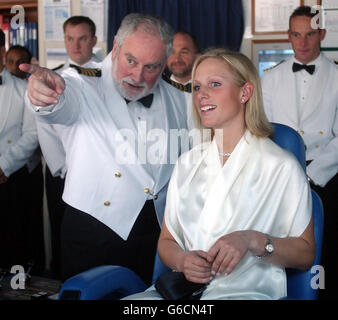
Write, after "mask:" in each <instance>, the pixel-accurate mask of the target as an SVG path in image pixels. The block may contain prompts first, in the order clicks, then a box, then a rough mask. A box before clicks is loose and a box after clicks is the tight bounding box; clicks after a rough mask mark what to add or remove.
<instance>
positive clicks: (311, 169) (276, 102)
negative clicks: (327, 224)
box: [262, 55, 338, 186]
mask: <svg viewBox="0 0 338 320" xmlns="http://www.w3.org/2000/svg"><path fill="white" fill-rule="evenodd" d="M293 62H294V59H293V58H291V59H289V60H287V61H286V62H283V63H281V64H280V65H278V66H277V67H275V68H273V69H271V70H268V71H266V72H265V73H264V75H263V78H262V88H263V99H264V109H265V112H266V115H267V117H268V119H269V121H271V122H277V123H282V124H286V125H288V126H290V127H292V128H294V129H295V130H297V131H298V132H299V133H300V134H301V136H302V138H303V139H304V142H305V145H306V159H307V160H313V161H312V162H311V164H310V165H308V166H307V174H308V175H309V177H310V178H311V179H312V180H313V181H314V182H315V183H316V184H318V185H320V186H325V185H326V183H327V182H328V181H329V180H330V179H331V178H332V177H334V176H335V174H337V172H338V85H337V84H338V68H337V66H336V65H335V64H334V63H333V62H331V61H330V60H328V59H327V58H326V57H325V56H324V55H321V57H320V60H319V64H318V66H316V71H315V73H314V74H313V77H314V79H313V82H312V87H310V88H309V92H310V93H309V95H308V96H307V97H306V102H305V108H304V111H303V112H302V113H301V112H299V108H298V107H297V97H296V77H295V73H294V72H292V64H293Z"/></svg>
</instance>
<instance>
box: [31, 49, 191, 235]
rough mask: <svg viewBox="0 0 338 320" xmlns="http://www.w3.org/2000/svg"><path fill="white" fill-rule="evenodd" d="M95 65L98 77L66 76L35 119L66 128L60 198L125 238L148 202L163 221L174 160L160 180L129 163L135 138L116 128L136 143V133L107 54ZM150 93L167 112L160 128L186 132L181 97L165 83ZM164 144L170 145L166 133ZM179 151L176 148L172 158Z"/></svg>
mask: <svg viewBox="0 0 338 320" xmlns="http://www.w3.org/2000/svg"><path fill="white" fill-rule="evenodd" d="M98 66H102V77H89V76H84V75H80V74H78V73H77V71H76V70H73V69H69V70H68V71H67V72H66V73H64V77H65V80H66V89H65V91H64V93H63V94H62V95H61V96H59V99H60V100H59V103H58V104H57V105H56V106H54V107H52V111H51V112H50V111H48V109H45V110H43V108H41V109H40V110H39V112H36V116H37V120H39V121H45V122H47V123H56V124H61V125H63V126H65V127H66V129H65V134H64V135H63V141H62V142H63V145H64V146H65V151H66V164H67V167H68V171H67V176H66V182H65V190H64V193H63V200H64V201H65V202H66V203H68V204H69V205H71V206H72V207H75V208H77V209H79V210H81V211H84V212H86V213H88V214H90V215H92V216H94V217H95V218H96V219H98V220H99V221H101V222H103V223H104V224H106V225H107V226H108V227H110V228H111V229H112V230H114V231H115V232H116V233H117V234H119V235H120V236H121V237H122V238H123V239H127V238H128V235H129V232H130V231H131V228H132V226H133V224H134V222H135V220H136V218H137V216H138V214H139V212H140V211H141V209H142V207H143V205H144V203H145V201H146V200H147V199H154V205H155V209H156V213H157V217H158V221H159V224H161V223H162V218H163V214H164V207H165V199H166V191H167V184H168V181H169V178H170V176H171V173H172V170H173V167H174V164H175V159H174V160H173V161H171V162H170V163H166V164H163V165H162V166H161V168H160V175H159V179H158V181H154V179H153V177H152V176H151V174H149V171H147V169H146V168H145V166H144V165H142V163H137V161H133V159H132V158H133V155H135V154H134V151H133V150H135V149H134V148H133V140H128V141H127V142H126V141H125V140H124V137H125V135H124V133H123V131H122V132H121V131H120V130H121V129H123V130H127V131H128V133H129V137H130V134H131V135H132V136H134V137H136V139H137V134H138V133H137V132H136V129H135V127H134V125H133V124H132V119H131V118H130V116H129V113H128V109H127V104H126V102H125V101H124V99H123V98H122V97H121V96H120V94H119V93H118V92H117V91H116V89H115V87H114V85H112V80H111V60H110V56H108V57H107V58H106V59H105V60H104V62H103V64H98ZM154 93H155V95H160V101H161V103H162V106H163V108H165V114H166V128H160V129H163V130H165V132H168V131H169V128H170V129H180V128H186V121H187V116H186V106H185V98H184V95H183V93H182V92H180V91H179V90H177V89H176V88H174V87H172V86H170V85H169V84H167V83H166V82H164V81H163V80H160V82H159V84H158V87H157V88H156V89H155V92H154ZM48 108H49V107H48ZM135 142H136V143H137V140H136V141H135ZM164 143H167V145H168V146H169V145H170V137H169V134H166V136H165V141H164ZM174 149H175V148H174ZM121 150H122V151H123V150H126V151H127V154H129V155H130V158H128V159H131V160H130V162H131V163H126V161H121V158H120V157H119V156H118V154H120V155H121ZM122 153H123V152H122ZM179 153H180V148H178V151H176V155H178V154H179Z"/></svg>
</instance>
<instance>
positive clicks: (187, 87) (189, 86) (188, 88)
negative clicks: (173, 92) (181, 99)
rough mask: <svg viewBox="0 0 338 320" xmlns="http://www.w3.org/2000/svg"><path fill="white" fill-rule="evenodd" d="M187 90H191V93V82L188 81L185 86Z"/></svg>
mask: <svg viewBox="0 0 338 320" xmlns="http://www.w3.org/2000/svg"><path fill="white" fill-rule="evenodd" d="M184 88H185V90H184V91H186V92H190V93H191V83H188V84H186V85H185V86H184Z"/></svg>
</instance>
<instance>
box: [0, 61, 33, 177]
mask: <svg viewBox="0 0 338 320" xmlns="http://www.w3.org/2000/svg"><path fill="white" fill-rule="evenodd" d="M1 75H2V85H0V168H1V169H2V171H3V172H4V173H5V175H6V176H7V177H9V176H10V175H11V174H12V173H14V172H16V171H17V170H19V169H20V168H22V167H23V166H24V165H26V164H27V163H28V161H29V160H30V158H31V156H32V155H33V153H34V151H35V150H36V148H37V147H38V137H37V132H36V126H35V119H34V116H33V115H32V114H31V113H30V112H29V110H28V109H27V108H25V102H24V96H25V90H26V81H24V80H22V79H19V78H17V77H15V76H13V75H12V74H10V72H8V70H7V69H6V68H4V69H3V71H2V73H1Z"/></svg>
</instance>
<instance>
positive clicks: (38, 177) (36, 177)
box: [25, 162, 45, 276]
mask: <svg viewBox="0 0 338 320" xmlns="http://www.w3.org/2000/svg"><path fill="white" fill-rule="evenodd" d="M28 176H29V178H28V179H29V186H28V188H27V190H26V192H25V194H26V199H27V200H26V203H27V204H28V203H30V210H29V214H28V217H27V230H28V238H27V241H28V243H27V244H28V246H29V254H30V260H33V261H34V267H33V269H32V271H31V274H32V275H37V276H41V275H42V273H43V271H44V270H45V244H44V233H43V174H42V164H41V162H40V163H39V165H38V166H37V167H36V168H35V169H34V170H33V171H32V172H31V173H30V174H29V175H28Z"/></svg>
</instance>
